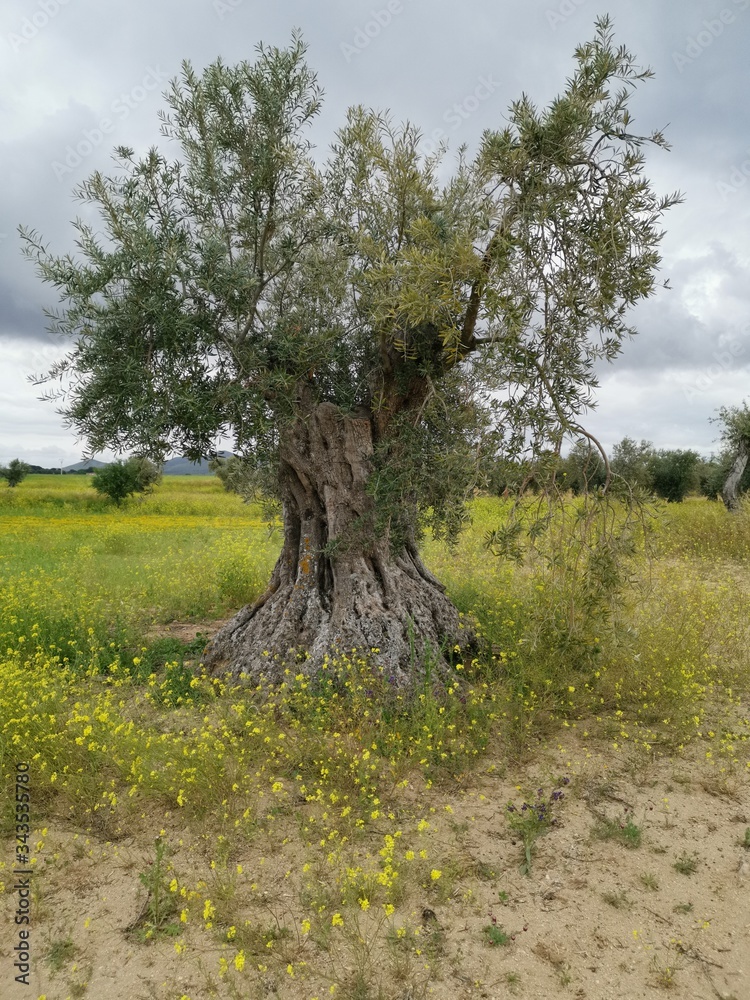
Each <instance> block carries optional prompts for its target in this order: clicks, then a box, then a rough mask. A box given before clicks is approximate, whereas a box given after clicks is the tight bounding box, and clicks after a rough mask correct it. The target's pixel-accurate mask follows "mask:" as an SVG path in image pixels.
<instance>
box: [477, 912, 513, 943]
mask: <svg viewBox="0 0 750 1000" xmlns="http://www.w3.org/2000/svg"><path fill="white" fill-rule="evenodd" d="M491 919H492V923H491V924H487V926H486V927H483V928H482V934H483V935H484V939H485V941H486V942H487V944H488V945H490V947H492V948H498V947H500V946H502V945H506V944H510V941H511V937H510V934H508V933H507V931H504V930H503V927H502V924H499V923H498V922H497V920H496V919H495V917H492V918H491Z"/></svg>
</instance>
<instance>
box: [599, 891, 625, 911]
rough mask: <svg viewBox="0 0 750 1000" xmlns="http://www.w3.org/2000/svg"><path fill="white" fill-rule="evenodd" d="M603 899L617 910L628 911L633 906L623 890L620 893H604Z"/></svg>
mask: <svg viewBox="0 0 750 1000" xmlns="http://www.w3.org/2000/svg"><path fill="white" fill-rule="evenodd" d="M602 899H603V900H604V902H605V903H607V904H608V905H609V906H612V907H614V909H616V910H627V909H629V907H630V906H632V901H631V900H630V899H629V897H628V894H627V893H626V892H624V891H623V890H622V889H620V891H619V892H603V893H602Z"/></svg>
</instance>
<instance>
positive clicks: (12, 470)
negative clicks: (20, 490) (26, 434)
mask: <svg viewBox="0 0 750 1000" xmlns="http://www.w3.org/2000/svg"><path fill="white" fill-rule="evenodd" d="M30 471H31V468H30V466H28V465H27V464H26V463H25V462H22V461H21V460H20V459H18V458H14V459H11V461H10V462H8V465H7V467H3V466H0V479H5V480H6V482H7V483H8V486H18V484H19V483H20V482H22V481H23V480H24V479H25V478H26V476H28V474H29V472H30Z"/></svg>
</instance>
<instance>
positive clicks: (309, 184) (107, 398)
mask: <svg viewBox="0 0 750 1000" xmlns="http://www.w3.org/2000/svg"><path fill="white" fill-rule="evenodd" d="M650 75H651V74H650V71H649V70H643V69H640V68H639V67H638V66H637V64H636V62H635V59H634V57H633V56H632V55H631V54H630V53H629V52H628V51H627V50H626V49H625V48H623V47H619V46H616V45H615V44H614V41H613V37H612V28H611V25H610V23H609V21H608V19H606V18H605V19H602V20H600V21H599V22H598V23H597V28H596V32H595V35H594V37H593V39H592V40H591V41H590V42H588V43H587V44H584V45H582V46H580V47H579V48H578V49H577V51H576V53H575V63H574V68H573V72H572V75H571V77H570V79H569V80H568V81H567V84H566V87H565V90H564V91H563V92H562V93H561V94H560V96H558V97H557V98H555V99H554V100H553V101H552V102H551V103H550V104H549V106H548V107H546V108H544V109H542V110H540V109H538V108H537V107H535V106H534V104H533V103H532V101H531V100H530V99H529V98H528V97H526V96H523V97H521V98H520V99H519V100H518V101H516V102H515V103H514V104H512V106H511V108H510V111H509V116H508V120H507V124H505V125H504V126H503V127H501V128H499V129H497V130H489V131H487V132H486V133H485V134H484V135H483V137H482V141H481V144H480V146H479V148H478V150H477V152H476V154H475V155H474V156H472V157H469V155H468V153H467V151H466V150H465V149H462V150H460V151H459V152H458V154H457V158H456V161H455V167H454V170H453V172H452V176H451V177H450V179H449V180H448V181H447V182H441V181H439V180H438V165H439V163H440V159H441V156H444V151H439V152H438V153H437V154H431V155H425V154H424V153H423V152H422V151H421V146H420V132H419V130H418V128H417V127H415V126H414V125H412V124H409V123H407V124H402V125H396V124H394V122H393V121H392V119H391V118H390V117H389V116H387V115H384V114H380V113H377V112H375V111H372V110H367V109H365V108H363V107H355V108H352V109H351V110H350V111H349V112H348V114H347V117H346V120H345V123H344V124H343V127H342V128H341V129H340V130H339V131H338V132H337V134H336V136H335V138H334V139H333V141H332V143H331V145H330V150H329V152H328V154H327V158H324V157H322V156H318V157H317V158H316V157H315V156H314V155H313V151H312V149H311V146H310V143H309V140H308V138H307V131H306V130H307V129H308V126H309V125H310V123H311V121H312V120H313V119H314V117H315V116H316V115H317V114H318V111H319V109H320V106H321V91H320V89H319V87H318V84H317V81H316V77H315V74H314V73H313V72H312V70H311V69H310V68H309V66H308V65H307V63H306V61H305V46H304V44H303V42H302V41H301V39H300V38H299V37H298V36H294V37H293V39H292V42H291V44H290V45H289V46H288V47H287V48H284V49H278V48H274V47H266V46H263V45H261V46H259V48H258V56H257V60H256V61H255V62H254V63H248V62H243V63H241V64H239V65H237V66H227V65H225V64H224V63H223V62H221V61H217V62H215V63H214V64H213V65H211V66H209V67H208V68H207V69H205V70H204V71H203V72H202V73H198V72H196V70H195V69H193V67H192V66H191V65H190V64H189V63H185V64H183V68H182V73H181V76H180V77H179V78H178V79H175V80H174V81H173V82H172V83H171V85H170V87H169V90H168V92H167V93H166V95H165V97H166V102H167V110H165V111H164V112H163V113H162V128H163V134H164V136H165V138H167V139H169V140H171V141H172V146H171V147H169V148H170V150H171V152H172V153H173V155H172V156H170V155H168V154H167V153H166V152H160V151H158V150H157V149H156V148H154V149H151V150H150V151H148V152H147V153H146V154H145V155H143V156H141V157H138V156H136V154H135V153H134V152H133V151H132V150H130V149H127V148H122V147H120V148H119V149H118V150H117V151H116V153H117V158H118V160H119V173H117V174H116V175H114V176H103V175H102V174H101V173H95V174H93V175H92V176H91V177H90V178H89V179H88V180H86V181H85V182H84V183H83V184H81V185H80V187H79V188H78V190H77V194H78V197H79V198H80V199H81V200H82V201H83V202H84V203H86V204H87V205H88V206H94V207H95V209H97V210H98V212H99V219H100V221H99V227H96V226H94V225H93V224H91V223H90V222H86V221H83V220H79V221H78V222H76V223H75V226H76V230H77V244H78V251H79V252H78V253H77V254H76V256H75V257H74V256H71V255H65V256H55V255H53V254H52V253H51V252H50V251H49V250H48V249H47V248H46V247H45V246H44V244H43V243H42V241H41V239H40V238H39V237H38V236H37V235H36V234H35V233H34V232H33V231H29V230H24V231H22V232H23V234H24V236H25V239H26V251H27V253H28V255H29V256H30V257H31V258H32V259H33V260H35V262H36V264H37V267H38V270H39V273H40V275H41V277H42V278H43V279H44V280H45V281H47V282H49V283H50V284H52V285H53V286H55V287H56V288H58V289H59V290H60V293H61V296H62V300H63V302H64V305H63V307H62V308H61V309H59V310H58V311H57V312H54V313H52V314H51V315H52V321H53V322H52V325H53V328H54V329H55V330H57V332H59V333H60V334H62V335H63V336H64V337H66V338H72V339H73V346H72V348H71V349H70V351H69V352H68V354H67V355H66V356H65V357H64V358H63V359H62V360H61V361H60V362H59V363H58V364H57V365H55V366H54V367H53V368H52V369H51V370H50V371H49V372H48V373H46V375H45V376H43V378H45V379H47V380H57V379H60V380H62V385H61V391H62V392H63V405H62V412H63V413H64V414H65V415H66V417H67V419H68V421H69V422H70V423H71V424H73V425H74V426H75V427H76V428H77V429H78V431H79V433H80V434H81V435H83V436H84V437H85V438H86V439H87V440H88V442H89V445H90V447H91V448H92V449H97V450H100V449H103V448H104V447H107V446H108V447H111V448H113V449H115V450H120V449H123V448H125V447H129V448H133V449H135V450H137V451H139V452H142V453H148V454H151V455H155V456H157V457H160V456H162V455H164V454H166V453H167V452H168V451H170V450H176V451H179V452H181V453H184V454H187V455H188V456H190V457H195V458H197V457H199V456H202V455H208V454H211V453H212V452H213V451H214V450H215V448H216V442H217V440H218V439H219V438H220V437H221V436H229V435H231V436H232V437H233V439H234V440H233V451H234V452H235V453H236V454H237V455H239V456H241V457H242V459H243V462H244V463H245V464H246V467H247V469H249V470H250V471H251V474H252V478H253V483H254V484H255V486H256V487H257V489H258V490H260V491H261V492H262V493H264V494H265V495H267V496H275V497H277V498H278V501H279V502H280V504H281V508H282V510H283V522H284V538H283V546H282V550H281V554H280V556H279V559H278V562H277V564H276V567H275V569H274V571H273V574H272V577H271V580H270V583H269V586H268V589H267V590H266V592H265V593H264V594H263V595H262V596H261V597H260V598H259V599H258V600H257V601H256V602H255V603H254V604H253V605H251V606H248V607H247V608H245V609H243V610H242V611H241V612H240V613H239V614H238V615H237V617H236V618H235V619H233V620H232V621H231V622H230V623H229V624H227V626H226V627H225V628H224V629H222V631H220V632H219V634H218V635H217V636H216V637H215V639H214V640H213V641H212V643H211V645H210V647H209V650H208V653H207V658H206V662H207V663H208V664H209V665H210V666H211V668H212V669H216V670H219V669H224V668H227V667H229V668H231V669H232V671H233V672H234V673H235V674H239V673H240V672H241V671H247V672H248V673H249V674H251V675H252V676H254V677H260V676H266V677H270V678H271V679H274V678H277V677H279V676H281V675H282V664H283V662H284V661H285V660H287V661H288V660H289V659H290V658H291V657H292V656H294V655H295V654H296V653H298V652H299V651H300V650H304V651H305V652H306V654H307V660H306V664H307V665H306V667H304V668H303V669H307V670H310V671H312V670H314V669H315V668H316V667H317V666H318V665H319V664H320V663H321V661H322V659H323V657H324V656H325V655H326V653H327V652H328V651H329V650H331V649H332V648H339V649H342V650H351V649H352V648H356V649H358V650H360V651H365V652H368V651H376V652H373V653H372V655H373V656H374V657H375V659H376V661H377V662H379V663H380V664H381V665H382V666H383V668H384V669H386V670H387V671H388V672H389V673H390V674H391V675H392V676H393V677H394V680H395V681H403V682H406V681H408V680H409V677H410V672H411V671H412V670H413V668H414V667H415V666H416V667H418V666H419V664H420V663H421V662H422V661H423V659H424V657H425V655H428V651H431V652H429V655H432V656H437V655H438V653H439V650H441V649H444V648H446V647H453V646H454V644H456V643H465V642H466V641H467V639H468V635H467V631H466V630H464V629H463V628H462V622H461V621H460V616H459V614H458V612H457V610H456V608H455V607H454V605H453V604H452V602H451V601H450V600H449V598H448V596H447V595H446V593H445V589H444V587H443V586H442V585H441V584H440V582H439V581H438V580H437V579H435V577H434V576H433V575H432V573H430V571H429V570H428V569H427V568H426V566H425V565H424V563H423V562H422V559H421V558H420V554H419V550H418V545H419V540H420V537H421V535H422V533H423V532H424V531H425V530H426V529H431V530H432V531H433V532H434V533H435V534H437V535H438V536H444V537H449V538H450V537H454V536H455V534H456V533H457V532H458V530H459V529H460V527H461V526H462V524H463V523H464V520H465V513H464V502H465V499H466V497H467V496H468V495H470V494H471V491H472V490H473V489H474V488H475V487H476V486H477V484H478V483H479V479H478V476H479V474H480V472H479V470H481V468H482V464H483V462H484V460H485V459H487V458H488V456H489V457H499V456H500V455H516V456H518V455H521V454H523V453H527V452H534V451H537V450H543V449H545V448H547V449H548V448H550V447H556V446H557V445H558V443H559V441H560V439H561V436H562V435H563V434H564V433H568V434H570V433H571V432H572V433H580V420H581V415H582V414H583V413H584V411H585V409H586V408H587V406H589V405H590V404H591V402H592V393H593V390H594V388H595V386H596V377H595V365H596V363H597V362H599V361H600V360H601V359H606V360H612V359H614V358H615V357H616V356H617V354H618V353H619V351H620V348H621V344H622V342H623V340H625V339H626V338H627V337H628V336H629V334H630V333H632V332H633V331H632V329H631V327H630V326H628V323H627V320H626V313H627V310H628V308H629V307H630V306H632V305H633V304H634V303H636V302H637V301H638V300H640V299H643V298H645V297H647V296H649V295H651V294H652V293H653V292H654V291H655V289H656V287H657V284H658V282H657V280H656V271H657V269H658V264H659V261H660V257H659V253H658V246H659V242H660V239H661V237H662V231H661V221H662V217H663V213H664V212H665V210H666V209H667V208H669V207H670V206H671V205H672V204H674V203H675V202H676V201H678V200H679V196H678V195H669V196H666V197H659V196H657V195H656V194H655V193H654V191H653V190H652V187H651V184H650V183H649V181H648V179H647V178H646V176H645V175H644V150H645V148H646V146H647V145H649V144H652V145H655V146H660V147H665V146H666V142H665V140H664V137H663V135H662V134H661V133H660V132H658V131H657V132H653V133H652V134H650V135H640V134H638V133H636V132H634V131H633V128H632V124H633V123H632V120H631V116H630V112H629V110H628V103H629V99H630V96H631V93H632V91H633V88H634V87H636V86H637V85H638V84H639V83H640V82H641V81H643V80H645V79H646V78H647V77H649V76H650Z"/></svg>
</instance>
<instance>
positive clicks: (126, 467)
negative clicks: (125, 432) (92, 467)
mask: <svg viewBox="0 0 750 1000" xmlns="http://www.w3.org/2000/svg"><path fill="white" fill-rule="evenodd" d="M160 478H161V472H160V470H159V468H158V466H156V465H155V464H154V463H153V462H151V461H149V459H147V458H140V457H134V458H129V459H128V460H127V461H126V462H112V463H110V464H109V465H105V466H104V468H103V469H99V470H98V471H97V472H95V473H94V475H93V476H92V477H91V485H92V486H93V487H94V489H95V490H96V492H97V493H99V494H100V495H102V496H107V497H109V499H110V500H114V502H115V503H116V504H117V506H118V507H119V506H120V504H121V503H122V501H123V500H125V499H126V498H127V497H129V496H132V494H133V493H150V492H151V490H152V489H153V487H154V485H155V483H157V482H158V481H159V479H160Z"/></svg>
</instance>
